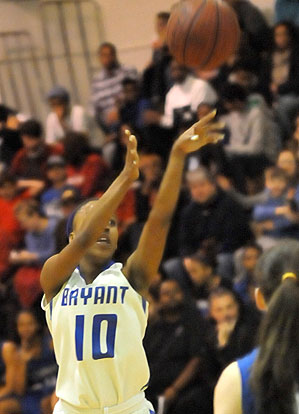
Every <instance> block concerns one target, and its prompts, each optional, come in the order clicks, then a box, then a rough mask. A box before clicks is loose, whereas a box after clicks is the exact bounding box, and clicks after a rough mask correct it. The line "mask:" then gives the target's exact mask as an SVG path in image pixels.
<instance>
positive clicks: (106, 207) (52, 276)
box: [41, 135, 139, 302]
mask: <svg viewBox="0 0 299 414" xmlns="http://www.w3.org/2000/svg"><path fill="white" fill-rule="evenodd" d="M138 165H139V159H138V154H137V142H136V138H135V137H134V136H133V135H131V136H130V137H129V139H128V144H127V155H126V162H125V166H124V169H123V171H122V172H121V173H120V175H119V176H118V177H117V178H116V179H115V181H114V182H113V183H112V184H111V186H110V187H109V188H108V190H107V191H106V192H105V194H104V195H103V196H102V197H101V198H100V199H99V200H98V201H95V203H94V204H93V207H92V208H91V209H90V210H89V212H88V214H87V215H86V218H85V220H84V225H83V226H82V228H80V231H79V232H78V234H76V237H74V238H73V237H72V233H71V235H70V243H69V244H68V245H67V246H66V247H65V248H64V249H63V250H62V251H61V252H60V253H58V254H57V255H55V256H52V257H50V259H48V260H47V262H46V263H45V264H44V267H43V269H42V273H41V286H42V288H43V290H44V292H45V295H46V299H47V301H48V302H49V300H51V299H52V297H53V296H55V294H56V293H57V291H58V290H59V289H60V288H61V286H62V285H63V284H64V282H65V281H66V280H67V279H68V278H69V277H70V275H71V274H72V272H73V271H74V269H75V268H76V266H78V264H79V262H80V260H81V259H82V257H83V256H84V254H85V253H86V252H87V250H88V249H89V248H90V247H91V246H92V245H93V244H95V243H96V242H97V240H98V239H99V237H100V236H101V234H102V233H103V232H104V230H105V228H106V226H107V225H108V222H109V220H110V218H111V216H112V214H113V213H114V211H115V210H116V209H117V207H118V205H119V204H120V202H121V201H122V199H123V197H124V196H125V194H126V192H127V190H128V189H129V187H130V185H131V183H132V182H133V181H135V180H136V179H137V178H138V176H139V169H138Z"/></svg>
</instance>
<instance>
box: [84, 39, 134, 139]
mask: <svg viewBox="0 0 299 414" xmlns="http://www.w3.org/2000/svg"><path fill="white" fill-rule="evenodd" d="M98 57H99V60H100V64H101V66H102V69H101V70H100V72H99V73H98V74H96V75H95V77H94V79H93V81H92V84H91V103H92V106H93V110H94V114H95V119H96V121H97V123H98V125H99V126H100V127H101V128H102V129H103V131H104V132H105V133H106V134H111V133H115V132H116V130H117V128H118V117H117V111H116V108H115V104H116V100H117V99H118V98H119V96H120V95H121V92H122V81H123V80H124V79H125V78H128V77H129V78H130V79H136V78H137V71H136V69H135V68H131V67H126V66H123V65H121V64H120V63H119V62H118V58H117V51H116V47H115V46H114V45H113V44H112V43H108V42H105V43H102V44H101V45H100V47H99V49H98Z"/></svg>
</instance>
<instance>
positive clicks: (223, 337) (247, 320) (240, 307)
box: [209, 287, 260, 374]
mask: <svg viewBox="0 0 299 414" xmlns="http://www.w3.org/2000/svg"><path fill="white" fill-rule="evenodd" d="M209 312H210V317H211V319H212V321H213V323H214V332H213V335H212V336H211V341H212V342H213V343H214V350H215V355H216V356H217V359H218V361H219V364H220V371H219V374H220V373H221V371H222V370H223V369H224V368H225V367H226V366H227V365H228V364H230V363H231V362H232V361H234V360H235V359H236V358H239V357H241V356H243V355H246V354H247V353H248V352H250V351H251V350H252V349H253V348H254V347H255V344H256V333H257V329H258V325H259V321H260V315H259V313H258V311H257V310H256V309H255V308H253V307H247V306H245V305H244V304H243V303H242V301H241V300H240V299H238V298H237V296H236V294H235V293H234V292H233V291H232V290H228V289H225V288H221V287H220V288H218V289H216V290H214V291H213V292H212V293H211V294H210V297H209Z"/></svg>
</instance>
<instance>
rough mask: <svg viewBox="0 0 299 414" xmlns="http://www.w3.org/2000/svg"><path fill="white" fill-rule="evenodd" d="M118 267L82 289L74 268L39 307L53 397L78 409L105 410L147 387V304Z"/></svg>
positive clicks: (111, 268)
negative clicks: (48, 340)
mask: <svg viewBox="0 0 299 414" xmlns="http://www.w3.org/2000/svg"><path fill="white" fill-rule="evenodd" d="M121 269H122V265H121V264H120V263H115V264H113V265H112V266H111V267H110V268H108V269H107V270H105V271H103V272H102V273H100V274H99V275H98V276H97V277H96V279H95V280H94V281H93V282H92V283H90V284H88V285H87V284H86V282H85V280H84V278H83V277H82V276H81V275H80V272H79V270H78V269H76V270H75V271H74V272H73V274H72V276H71V277H70V279H69V280H68V281H67V282H66V283H65V284H64V286H63V287H62V289H61V290H60V292H59V293H58V294H57V295H56V296H55V297H54V298H53V299H52V300H51V302H50V303H48V304H45V298H43V302H42V307H43V309H44V310H45V311H46V318H47V323H48V326H49V329H50V332H51V334H52V337H53V342H54V350H55V355H56V360H57V363H58V365H59V371H58V378H57V386H56V393H57V396H58V397H59V398H60V399H62V400H64V401H66V402H67V403H69V404H72V405H73V406H75V407H77V408H103V407H110V406H112V405H116V404H121V403H122V402H124V401H126V400H128V399H129V398H131V397H133V396H134V395H136V394H137V393H139V392H140V391H141V390H143V389H144V388H146V385H147V383H148V380H149V368H148V363H147V359H146V355H145V352H144V349H143V345H142V340H143V336H144V333H145V329H146V323H147V303H146V301H145V300H144V299H143V298H142V297H141V296H140V295H139V294H138V293H137V292H136V291H135V290H134V289H133V288H132V286H131V285H130V284H129V282H128V280H127V278H126V277H125V276H124V274H123V273H122V272H121Z"/></svg>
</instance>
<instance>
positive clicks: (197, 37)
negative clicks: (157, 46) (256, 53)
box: [167, 0, 240, 70]
mask: <svg viewBox="0 0 299 414" xmlns="http://www.w3.org/2000/svg"><path fill="white" fill-rule="evenodd" d="M239 39H240V27H239V23H238V19H237V16H236V14H235V12H234V10H233V9H232V8H231V7H230V6H229V5H228V4H227V3H225V2H224V1H221V0H185V1H182V2H180V3H178V4H177V5H176V6H175V7H174V9H173V11H172V13H171V16H170V18H169V21H168V25H167V44H168V47H169V50H170V53H171V54H172V55H173V56H174V58H175V59H176V60H177V62H178V63H180V64H182V65H186V66H190V67H193V68H199V69H203V70H211V69H215V68H217V67H218V66H220V65H221V64H223V63H224V62H226V61H227V59H228V58H229V57H230V56H231V55H232V54H233V53H234V52H235V50H236V49H237V47H238V43H239Z"/></svg>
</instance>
